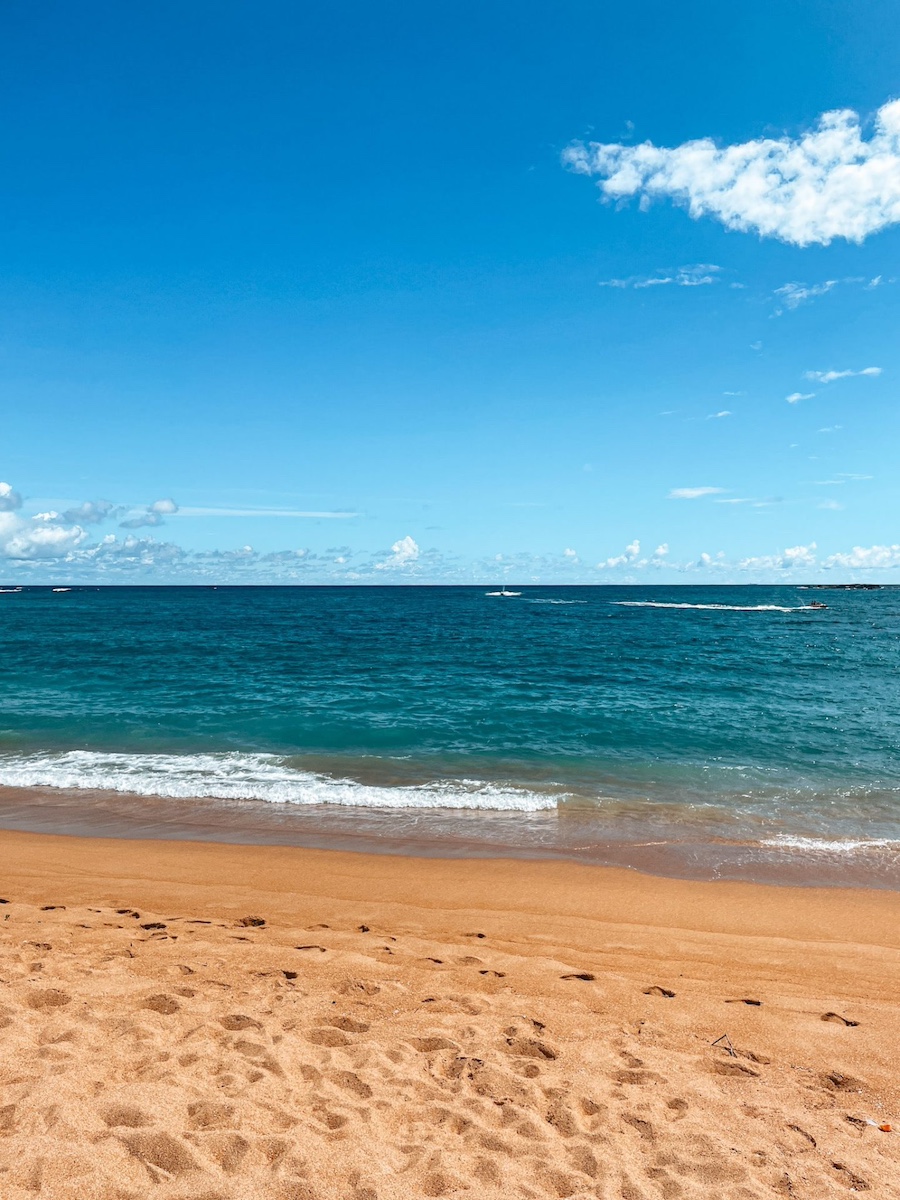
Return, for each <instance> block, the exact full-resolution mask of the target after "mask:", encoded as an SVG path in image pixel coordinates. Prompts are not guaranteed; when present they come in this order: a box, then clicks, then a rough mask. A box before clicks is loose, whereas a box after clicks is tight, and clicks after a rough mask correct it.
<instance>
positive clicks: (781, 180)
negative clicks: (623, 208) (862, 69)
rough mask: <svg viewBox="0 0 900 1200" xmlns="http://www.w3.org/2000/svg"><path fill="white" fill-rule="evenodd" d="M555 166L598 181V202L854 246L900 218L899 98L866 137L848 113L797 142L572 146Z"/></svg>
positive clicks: (831, 115) (824, 120)
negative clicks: (683, 212)
mask: <svg viewBox="0 0 900 1200" xmlns="http://www.w3.org/2000/svg"><path fill="white" fill-rule="evenodd" d="M562 158H563V162H564V164H565V165H566V166H567V167H569V168H570V169H571V170H573V171H575V172H577V173H579V174H582V175H598V176H600V177H601V179H600V182H599V184H598V187H599V188H600V191H601V193H602V195H603V198H604V199H606V200H610V201H622V200H626V199H628V198H629V197H632V196H638V197H639V198H640V204H641V208H642V209H645V208H647V207H648V206H649V205H650V203H651V202H652V201H653V200H656V199H666V198H668V199H671V200H674V201H675V203H677V204H682V205H684V206H686V207H687V209H688V212H689V214H690V215H691V217H693V218H695V219H696V218H699V217H704V216H709V217H712V218H714V219H715V220H718V221H720V222H721V223H722V224H723V225H724V226H725V227H726V228H728V229H737V230H741V231H743V232H752V233H758V234H760V235H761V236H763V237H774V238H778V239H780V240H781V241H784V242H789V243H792V244H793V245H796V246H808V245H811V244H813V243H817V244H819V245H828V244H829V243H830V242H831V241H833V239H834V238H845V239H846V240H848V241H851V242H862V241H863V240H864V239H865V238H866V237H868V236H869V235H870V234H872V233H876V232H878V231H879V230H881V229H884V228H886V227H887V226H888V225H893V224H896V223H897V222H898V221H900V100H894V101H891V102H889V103H887V104H885V105H883V106H882V107H881V108H880V109H879V110H878V112H877V113H876V116H875V120H874V124H873V129H872V134H871V136H870V137H868V138H865V137H864V136H863V131H862V128H861V124H860V118H859V115H858V114H857V113H855V112H854V111H853V110H852V109H837V110H834V111H832V112H827V113H823V114H822V116H820V117H819V119H818V121H817V123H816V125H815V126H814V127H813V128H812V129H810V130H808V131H807V132H805V133H803V134H802V135H801V136H800V137H796V138H791V137H782V138H756V139H754V140H752V141H748V142H741V143H736V144H734V145H730V146H717V145H716V143H715V142H714V141H713V140H712V139H711V138H700V139H696V140H692V141H687V142H683V143H682V144H681V145H679V146H674V147H671V148H667V147H663V146H656V145H654V143H653V142H644V143H642V144H641V145H639V146H626V145H622V144H621V143H617V142H609V143H602V142H590V143H589V144H587V145H585V144H584V143H581V142H576V143H574V144H572V145H571V146H569V147H568V148H567V149H566V150H565V151H564V152H563V156H562Z"/></svg>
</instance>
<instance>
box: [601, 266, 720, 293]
mask: <svg viewBox="0 0 900 1200" xmlns="http://www.w3.org/2000/svg"><path fill="white" fill-rule="evenodd" d="M721 270H722V268H721V267H717V266H716V264H715V263H695V264H694V266H692V267H678V268H677V269H676V270H674V271H656V272H654V273H653V274H652V275H629V276H628V278H627V279H601V280H600V285H599V286H600V287H611V288H650V287H666V286H668V285H674V286H675V287H704V286H706V285H707V284H710V283H717V282H718V279H717V277H716V276H717V272H719V271H721Z"/></svg>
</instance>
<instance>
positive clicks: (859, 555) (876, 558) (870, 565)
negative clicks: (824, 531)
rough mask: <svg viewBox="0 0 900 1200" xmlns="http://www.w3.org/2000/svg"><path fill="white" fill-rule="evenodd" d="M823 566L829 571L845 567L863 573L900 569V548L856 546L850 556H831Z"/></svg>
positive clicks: (893, 546)
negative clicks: (880, 568) (883, 569)
mask: <svg viewBox="0 0 900 1200" xmlns="http://www.w3.org/2000/svg"><path fill="white" fill-rule="evenodd" d="M822 566H823V567H825V568H826V569H827V570H832V569H833V568H834V567H844V568H848V569H850V570H861V571H871V570H873V569H875V568H878V567H882V568H884V567H900V546H898V545H896V544H894V545H892V546H868V547H863V546H854V547H853V549H852V550H851V551H850V552H849V553H848V554H831V555H829V556H828V558H826V559H825V560H824V561H823V563H822Z"/></svg>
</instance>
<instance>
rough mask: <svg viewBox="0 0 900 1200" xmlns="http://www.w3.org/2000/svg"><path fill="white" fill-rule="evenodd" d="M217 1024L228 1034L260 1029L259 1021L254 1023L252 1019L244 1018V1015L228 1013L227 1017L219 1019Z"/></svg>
mask: <svg viewBox="0 0 900 1200" xmlns="http://www.w3.org/2000/svg"><path fill="white" fill-rule="evenodd" d="M219 1024H220V1025H221V1026H222V1028H223V1029H227V1030H228V1031H229V1032H230V1033H233V1032H235V1031H236V1030H238V1029H262V1025H261V1024H260V1022H259V1021H255V1020H254V1019H253V1017H248V1016H245V1015H244V1013H229V1014H228V1016H225V1017H219Z"/></svg>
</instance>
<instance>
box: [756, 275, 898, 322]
mask: <svg viewBox="0 0 900 1200" xmlns="http://www.w3.org/2000/svg"><path fill="white" fill-rule="evenodd" d="M887 282H889V283H893V282H894V280H893V279H891V280H888V281H887ZM883 283H885V279H884V276H883V275H876V276H875V278H874V279H869V278H867V277H866V276H864V275H853V276H850V277H848V278H845V279H825V280H823V281H822V282H821V283H797V282H792V283H785V284H782V286H781V287H777V288H776V289H775V291H774V292H773V295H775V296H777V297H778V305H779V307H777V308H776V309H775V314H774V315H775V316H776V317H780V316H781V315H782V314H783V312H784V310H785V309H789V310H793V309H795V308H799V307H800V306H801V304H809V303H810V301H812V300H816V299H818V297H819V296H825V295H827V294H828V293H829V292H832V291H834V289H835V288H837V287H842V286H857V287H863V288H865V290H866V291H868V292H871V291H874V289H875V288H878V287H881V286H882V284H883ZM782 306H783V307H782Z"/></svg>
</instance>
